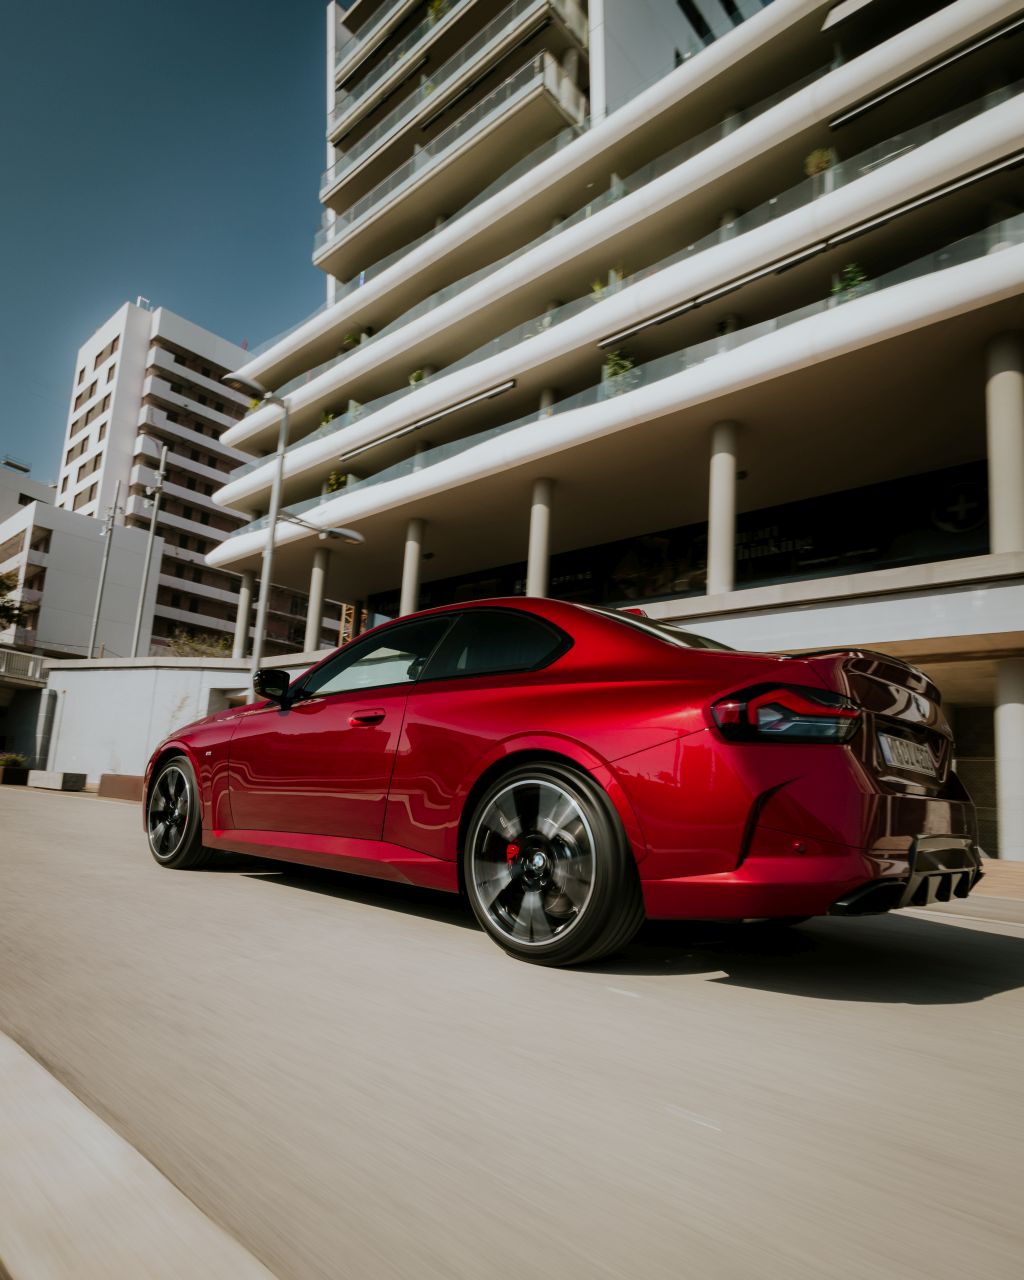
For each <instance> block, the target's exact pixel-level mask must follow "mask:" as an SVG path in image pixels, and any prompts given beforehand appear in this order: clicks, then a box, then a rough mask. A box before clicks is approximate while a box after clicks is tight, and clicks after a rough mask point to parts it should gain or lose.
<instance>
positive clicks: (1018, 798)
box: [995, 658, 1024, 862]
mask: <svg viewBox="0 0 1024 1280" xmlns="http://www.w3.org/2000/svg"><path fill="white" fill-rule="evenodd" d="M995 722H996V723H995V729H996V813H997V816H998V821H999V856H1000V858H1006V859H1008V860H1009V861H1012V862H1024V785H1022V783H1024V658H1001V659H1000V660H999V662H998V664H997V666H996V715H995Z"/></svg>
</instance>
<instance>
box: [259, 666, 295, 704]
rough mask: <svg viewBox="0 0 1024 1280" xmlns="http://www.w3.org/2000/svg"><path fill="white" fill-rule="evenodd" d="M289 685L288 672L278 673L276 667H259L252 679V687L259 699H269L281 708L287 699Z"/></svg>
mask: <svg viewBox="0 0 1024 1280" xmlns="http://www.w3.org/2000/svg"><path fill="white" fill-rule="evenodd" d="M290 684H291V677H290V676H289V674H288V672H287V671H280V670H278V668H277V667H260V669H259V670H258V671H257V672H256V674H255V675H254V676H253V678H252V687H253V688H254V689H255V690H256V692H257V693H258V694H259V695H260V697H261V698H269V699H270V701H271V702H278V703H280V704H281V705H282V706H283V705H284V703H285V701H286V700H287V698H288V686H289V685H290Z"/></svg>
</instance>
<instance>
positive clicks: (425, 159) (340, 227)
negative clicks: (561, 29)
mask: <svg viewBox="0 0 1024 1280" xmlns="http://www.w3.org/2000/svg"><path fill="white" fill-rule="evenodd" d="M540 86H543V87H544V88H546V89H547V90H548V92H549V93H550V94H551V95H552V96H553V97H555V98H556V99H558V101H559V102H560V103H561V104H562V106H563V108H564V109H565V110H566V111H567V113H568V114H569V116H570V117H571V118H573V119H575V120H576V121H577V122H582V120H583V118H584V116H585V114H586V99H585V97H584V96H583V94H582V93H581V92H580V91H579V89H577V88H576V86H575V84H574V83H573V82H572V78H571V77H570V76H569V75H568V73H567V72H565V71H564V70H563V69H562V68H561V67H560V66H559V65H558V62H557V61H556V59H555V58H553V57H552V56H551V54H550V53H541V54H538V55H537V56H536V57H535V58H531V59H530V61H529V62H528V63H527V64H526V65H525V66H524V67H520V68H519V70H518V71H516V72H515V73H514V74H513V75H511V76H509V78H508V79H507V80H505V81H504V82H503V83H502V84H500V85H498V87H497V88H496V89H494V90H493V91H492V92H491V93H489V94H488V95H487V97H486V98H483V99H482V100H481V101H480V102H478V103H477V104H476V106H474V107H472V108H471V109H470V110H469V111H467V112H466V114H465V115H463V116H460V117H459V119H458V120H456V121H454V122H453V123H452V124H450V125H449V126H448V128H447V129H445V130H444V132H443V133H439V134H438V135H437V137H436V138H434V140H433V141H432V142H430V143H428V144H427V146H425V147H423V148H421V149H420V150H419V151H417V152H416V154H415V155H413V156H411V157H410V158H409V159H408V160H406V161H405V162H404V164H401V165H399V166H398V168H397V169H395V170H394V172H393V173H390V174H389V175H388V176H387V177H386V178H385V179H384V180H383V181H382V182H378V183H377V185H376V186H375V187H373V188H372V189H371V190H370V191H368V192H367V193H366V194H365V195H364V196H363V197H362V198H361V199H359V200H357V201H356V202H355V204H353V205H352V206H351V207H350V208H348V209H346V210H345V211H344V213H339V214H337V215H336V216H335V219H334V221H333V222H332V223H331V224H330V225H329V226H327V227H323V228H321V230H320V231H319V232H318V233H317V237H316V241H315V246H314V247H315V251H316V252H317V253H319V251H320V250H321V249H323V248H324V247H325V246H327V245H329V244H331V243H332V242H333V241H335V240H338V239H340V238H341V236H342V235H343V233H345V232H347V231H348V230H350V229H351V228H352V227H353V226H354V225H355V224H356V223H358V222H361V221H362V220H363V219H364V218H367V217H369V216H370V214H372V213H374V212H376V211H377V210H378V209H379V208H380V207H381V206H382V205H384V204H386V203H387V202H388V201H389V200H390V199H392V198H393V197H394V196H395V195H396V194H398V193H399V192H400V191H401V190H402V188H403V187H407V186H410V185H411V184H412V183H413V182H414V181H416V180H418V179H419V178H420V177H421V176H422V175H423V174H424V173H425V172H426V171H427V170H429V169H431V168H433V167H435V166H436V165H439V164H440V162H441V161H442V160H443V159H446V158H448V157H449V156H450V154H451V153H452V152H453V151H455V150H456V149H457V148H459V147H461V146H464V145H466V144H467V143H468V142H469V141H470V140H471V138H472V137H473V135H474V134H479V133H482V132H483V130H484V129H485V128H486V126H487V125H489V124H491V123H492V122H493V120H494V117H495V116H496V115H498V114H500V113H501V112H503V111H507V110H508V109H509V108H510V107H512V106H513V105H514V104H515V103H516V102H518V101H520V100H521V99H523V98H526V97H528V96H529V94H530V93H532V92H533V91H534V90H536V89H537V88H538V87H540Z"/></svg>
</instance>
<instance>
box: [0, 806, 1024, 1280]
mask: <svg viewBox="0 0 1024 1280" xmlns="http://www.w3.org/2000/svg"><path fill="white" fill-rule="evenodd" d="M1022 984H1024V927H1021V926H1019V925H1018V926H1015V925H1013V924H1010V923H991V924H989V923H985V922H983V921H978V920H957V921H954V920H952V919H950V918H940V917H936V918H934V919H933V918H928V917H925V916H923V915H914V916H912V915H909V914H903V915H899V916H891V917H886V918H881V919H875V920H862V921H854V920H848V921H843V920H831V921H818V922H815V923H812V924H810V925H806V926H803V927H802V928H800V929H798V930H794V931H791V932H789V933H788V934H784V933H783V934H780V933H778V932H772V931H765V930H762V929H759V928H756V927H747V928H742V927H738V928H721V927H719V928H710V927H705V928H703V929H700V930H697V929H694V928H692V927H691V928H686V927H681V926H675V925H673V926H647V927H646V928H645V929H644V931H643V932H642V933H641V934H640V935H639V937H638V939H637V940H636V942H635V943H634V944H633V945H632V946H631V947H630V949H629V950H628V951H627V952H626V953H624V954H623V955H622V956H621V957H618V958H616V959H614V960H613V961H610V962H606V963H603V964H602V965H600V966H597V967H594V968H591V969H589V970H586V971H568V972H564V971H556V970H545V969H539V968H534V967H531V966H528V965H524V964H520V963H517V962H515V961H513V960H510V959H508V958H506V957H505V956H504V955H503V954H502V953H501V952H500V951H499V950H498V949H497V948H495V947H494V946H493V945H492V944H491V943H490V942H489V941H488V940H487V939H486V938H485V937H484V935H483V934H482V933H480V932H479V930H478V929H477V928H476V926H475V924H474V922H473V921H472V918H471V916H470V914H469V912H468V910H467V909H466V908H464V907H463V906H462V905H461V904H460V903H459V902H457V901H455V900H452V899H447V898H442V897H433V896H431V895H429V894H426V893H421V892H416V891H412V890H407V889H404V888H400V887H392V886H382V885H375V884H372V883H370V882H367V881H360V880H356V879H352V878H348V877H341V876H337V875H330V874H328V873H323V872H313V871H308V872H307V871H302V870H294V869H291V868H287V869H280V868H276V867H275V866H274V865H273V864H269V863H259V862H256V861H253V860H242V859H238V860H236V861H234V862H232V863H225V864H224V866H223V868H222V869H220V870H213V871H207V872H193V873H188V872H172V871H166V870H164V869H162V868H160V867H157V866H156V865H155V864H154V863H153V862H152V860H151V859H150V857H149V855H148V853H147V851H146V848H145V844H144V841H143V837H142V834H141V831H140V830H139V824H138V815H137V811H136V810H135V808H134V807H133V806H128V805H122V804H118V803H116V802H107V801H101V800H97V799H95V798H92V797H86V796H66V795H59V794H57V795H51V794H46V793H37V792H26V791H23V790H20V789H13V788H10V787H4V788H0V1030H3V1031H5V1032H7V1033H8V1034H9V1035H11V1036H12V1037H13V1038H14V1039H15V1040H17V1041H18V1042H19V1043H20V1044H22V1045H23V1046H24V1047H25V1048H26V1049H28V1050H29V1051H30V1053H31V1054H33V1055H34V1056H35V1057H36V1058H37V1059H38V1060H39V1061H41V1062H42V1063H43V1064H44V1065H46V1066H47V1067H48V1068H49V1069H50V1070H51V1071H52V1072H53V1073H54V1074H55V1075H56V1076H57V1077H58V1079H60V1080H61V1081H62V1082H63V1083H64V1084H66V1085H67V1086H68V1087H69V1088H71V1089H72V1090H73V1092H74V1093H76V1094H77V1095H78V1096H79V1097H80V1098H81V1099H82V1100H83V1101H85V1102H86V1103H87V1104H88V1105H89V1106H90V1107H91V1108H92V1109H93V1110H94V1111H96V1112H97V1113H98V1114H99V1115H100V1116H101V1117H103V1118H104V1119H105V1120H106V1121H107V1122H108V1123H110V1124H111V1125H112V1126H113V1127H114V1128H115V1129H116V1130H117V1131H118V1132H119V1133H120V1134H122V1135H123V1136H124V1137H126V1138H127V1139H128V1140H129V1142H131V1143H132V1144H133V1145H134V1146H135V1147H136V1148H138V1150H139V1151H141V1152H142V1153H143V1154H144V1155H145V1156H146V1157H148V1159H149V1160H151V1161H152V1162H153V1163H154V1164H155V1165H156V1166H157V1167H158V1168H159V1169H160V1170H161V1171H162V1172H163V1173H165V1174H166V1175H167V1176H168V1177H169V1178H170V1179H171V1181H172V1182H173V1183H175V1184H176V1185H177V1186H178V1187H179V1188H181V1189H182V1190H183V1191H184V1192H185V1193H186V1195H187V1196H188V1197H190V1198H191V1199H192V1200H193V1201H194V1202H195V1203H196V1204H197V1205H198V1206H199V1207H200V1208H201V1209H202V1210H203V1211H204V1212H205V1213H206V1214H207V1215H209V1217H210V1218H212V1219H213V1220H214V1222H216V1223H218V1224H220V1225H221V1226H223V1227H224V1228H226V1229H227V1231H228V1232H229V1233H230V1234H232V1235H233V1236H235V1237H236V1238H237V1239H238V1240H240V1241H241V1242H242V1243H243V1244H244V1245H245V1246H246V1247H247V1248H248V1249H249V1250H251V1252H252V1253H253V1254H254V1255H255V1256H256V1257H257V1258H258V1259H260V1260H261V1261H262V1262H263V1263H264V1264H265V1265H266V1266H267V1267H268V1268H269V1269H270V1270H271V1271H272V1272H273V1273H274V1274H275V1275H276V1276H278V1277H280V1280H292V1278H295V1280H299V1278H302V1280H305V1278H307V1277H325V1278H326V1277H330V1278H331V1280H336V1278H340V1277H344V1278H345V1280H350V1278H351V1280H363V1278H364V1277H365V1278H368V1280H369V1278H371V1277H372V1278H373V1280H389V1278H390V1277H403V1280H404V1278H407V1277H408V1278H412V1277H415V1278H416V1280H432V1278H434V1277H436V1278H437V1280H442V1278H443V1280H455V1278H461V1277H467V1278H469V1277H472V1278H473V1280H479V1278H482V1277H486V1278H490V1277H495V1278H503V1277H513V1276H515V1277H540V1276H545V1277H558V1278H560V1280H576V1278H577V1277H579V1278H580V1280H604V1278H611V1277H615V1278H620V1277H622V1278H629V1280H634V1278H636V1280H640V1278H642V1280H661V1278H662V1277H664V1278H666V1280H667V1278H669V1277H671V1280H679V1278H680V1277H687V1278H689V1277H701V1278H702V1280H733V1278H734V1277H735V1278H737V1280H740V1278H743V1280H748V1278H753V1277H756V1278H758V1280H762V1278H765V1277H767V1278H771V1280H774V1278H775V1277H780V1278H781V1277H784V1278H785V1280H832V1278H833V1277H843V1278H844V1280H845V1278H846V1277H849V1278H850V1280H854V1278H856V1280H864V1278H865V1277H871V1278H872V1280H882V1278H887V1277H892V1280H914V1278H916V1277H922V1278H923V1277H927V1278H928V1280H943V1278H945V1277H949V1278H950V1280H953V1277H955V1278H956V1280H963V1277H965V1276H971V1277H977V1278H978V1280H1001V1278H1002V1277H1006V1278H1007V1280H1009V1277H1013V1278H1014V1280H1016V1277H1018V1276H1019V1275H1020V1274H1021V1272H1022V1257H1024V1231H1022V1225H1021V1223H1022V1220H1021V1213H1020V1205H1021V1195H1022V1169H1024V1161H1022V1155H1024V1151H1022V1146H1024V1144H1022V1142H1021V1123H1020V1117H1021V1106H1020V1098H1021V1088H1022V1080H1024V1072H1022V1059H1024V1054H1022V1041H1024V1016H1022V1014H1024V999H1022V995H1021V986H1022ZM111 1280H120V1278H119V1277H111ZM132 1280H136V1278H135V1277H132Z"/></svg>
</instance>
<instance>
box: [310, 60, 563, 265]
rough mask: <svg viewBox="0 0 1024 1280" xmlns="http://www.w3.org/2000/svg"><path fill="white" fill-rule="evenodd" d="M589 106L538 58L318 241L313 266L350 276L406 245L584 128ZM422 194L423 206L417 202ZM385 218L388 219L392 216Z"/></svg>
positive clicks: (337, 218)
mask: <svg viewBox="0 0 1024 1280" xmlns="http://www.w3.org/2000/svg"><path fill="white" fill-rule="evenodd" d="M585 115H586V99H585V98H584V96H583V94H582V93H581V92H580V91H579V89H577V88H576V85H575V84H574V83H573V80H572V77H571V76H569V75H568V74H567V73H566V72H565V71H564V70H563V69H562V68H561V67H560V66H559V64H558V62H557V61H556V60H555V59H554V58H553V57H552V56H551V55H550V54H548V53H544V54H538V55H537V56H536V57H535V58H532V59H531V60H530V61H529V62H528V63H527V64H526V65H525V66H523V67H520V68H519V70H518V71H516V72H515V73H514V74H513V75H511V76H509V78H508V79H507V80H505V81H504V82H503V83H502V84H501V85H499V86H498V87H497V88H496V89H494V90H493V91H492V92H491V93H489V94H488V95H487V97H485V98H484V99H482V100H481V101H480V102H478V103H477V104H476V105H475V106H474V107H472V108H471V109H470V110H469V111H467V112H466V114H465V115H463V116H461V117H460V118H459V119H458V120H456V121H455V122H454V123H453V124H451V125H449V126H448V128H447V129H445V130H444V132H443V133H440V134H438V136H437V137H436V138H434V139H433V141H432V142H430V143H429V144H428V145H427V146H426V147H424V148H422V150H420V151H418V152H417V153H416V154H415V155H413V156H411V157H410V158H409V159H408V160H406V161H405V163H404V164H401V165H400V166H399V167H398V168H397V169H396V170H394V172H393V173H391V174H390V175H389V176H388V177H387V178H385V179H384V180H383V181H382V182H379V183H378V184H377V186H375V187H374V188H372V190H370V191H368V192H367V193H366V194H365V195H364V196H362V197H361V198H360V199H359V200H357V201H356V202H355V204H353V205H351V206H350V207H349V208H348V209H346V210H345V211H344V213H339V214H335V215H334V217H333V221H332V222H331V223H330V225H328V226H327V227H325V228H324V229H323V230H322V231H321V232H320V233H319V234H318V236H317V238H316V243H315V249H314V259H313V260H314V262H315V263H316V265H317V266H318V267H321V268H322V269H323V270H325V271H329V272H331V273H332V274H334V275H340V276H345V275H350V274H351V273H352V272H353V271H355V270H356V269H357V266H358V264H359V263H360V262H366V261H371V262H373V261H375V260H376V259H377V258H379V257H383V255H384V254H385V253H388V252H389V251H391V250H393V249H394V248H395V247H396V242H397V243H398V244H399V245H407V244H408V242H409V241H410V240H412V239H414V238H415V237H416V236H417V235H419V234H422V233H423V232H424V231H425V230H427V228H429V227H430V226H431V225H432V224H433V222H434V220H435V218H436V216H437V215H438V213H440V212H442V211H443V210H444V209H446V208H452V207H456V208H458V207H459V206H460V205H462V204H464V203H466V202H467V201H468V200H469V199H470V198H471V197H472V196H473V195H474V194H476V193H478V192H479V190H480V188H481V187H482V186H487V184H488V183H490V182H492V181H493V180H494V179H496V178H497V177H498V176H499V175H500V174H502V173H503V172H505V171H506V170H507V168H508V165H509V160H510V158H511V157H518V156H521V155H522V154H523V153H524V152H525V151H527V150H529V149H530V147H531V145H532V144H533V143H535V142H536V140H537V139H538V138H543V137H545V136H546V135H551V134H554V133H557V132H558V131H559V130H560V129H563V128H564V127H565V126H566V125H574V126H579V125H581V124H582V123H583V120H584V117H585ZM414 194H415V196H416V197H417V198H416V199H411V198H410V197H412V196H413V195H414ZM385 215H387V216H386V217H385Z"/></svg>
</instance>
